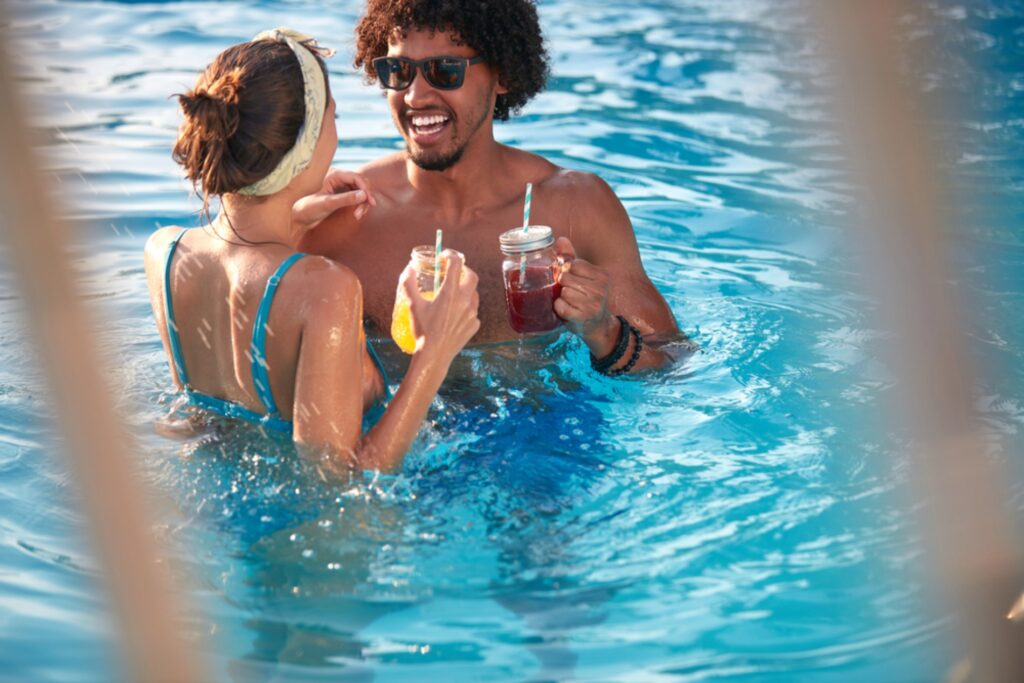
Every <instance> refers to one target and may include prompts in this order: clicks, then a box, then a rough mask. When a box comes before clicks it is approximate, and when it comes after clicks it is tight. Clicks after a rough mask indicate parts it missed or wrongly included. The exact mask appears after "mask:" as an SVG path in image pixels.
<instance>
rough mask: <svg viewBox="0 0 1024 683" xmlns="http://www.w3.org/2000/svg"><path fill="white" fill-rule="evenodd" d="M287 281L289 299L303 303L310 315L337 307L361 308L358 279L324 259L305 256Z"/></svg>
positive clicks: (310, 255) (360, 287) (348, 269)
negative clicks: (307, 307)
mask: <svg viewBox="0 0 1024 683" xmlns="http://www.w3.org/2000/svg"><path fill="white" fill-rule="evenodd" d="M294 270H295V271H296V272H295V273H294V275H293V276H292V277H290V278H287V280H288V281H289V286H288V290H289V292H290V295H292V296H296V297H298V298H301V299H303V300H304V301H305V302H306V303H307V305H308V306H310V307H311V308H312V309H313V311H314V312H320V311H331V310H335V309H336V308H337V307H338V306H339V305H346V304H348V305H351V304H357V305H361V304H362V297H363V290H362V286H361V285H360V284H359V278H358V277H357V276H356V274H355V273H354V272H353V271H352V270H351V269H350V268H347V267H345V266H343V265H341V264H340V263H338V262H337V261H334V260H333V259H329V258H327V257H326V256H317V255H314V254H306V255H305V256H304V257H303V258H302V259H300V260H299V261H298V263H296V264H295V267H294Z"/></svg>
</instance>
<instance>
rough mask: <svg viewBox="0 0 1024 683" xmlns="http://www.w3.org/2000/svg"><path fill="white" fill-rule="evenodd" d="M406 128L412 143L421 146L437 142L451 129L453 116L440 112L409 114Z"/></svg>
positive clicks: (407, 114) (406, 118)
mask: <svg viewBox="0 0 1024 683" xmlns="http://www.w3.org/2000/svg"><path fill="white" fill-rule="evenodd" d="M405 120H406V128H407V129H408V131H409V135H410V137H411V138H412V141H413V142H415V143H416V144H417V145H419V146H425V145H430V144H433V143H435V142H437V141H438V140H439V139H440V138H441V137H442V136H443V135H444V133H445V131H447V129H448V128H450V127H451V122H452V116H451V115H450V114H447V113H444V112H440V111H427V112H408V113H406V115H405Z"/></svg>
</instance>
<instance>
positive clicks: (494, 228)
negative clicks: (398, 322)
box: [332, 207, 565, 343]
mask: <svg viewBox="0 0 1024 683" xmlns="http://www.w3.org/2000/svg"><path fill="white" fill-rule="evenodd" d="M378 208H382V207H378ZM372 213H374V214H375V215H373V216H372V218H371V216H369V215H368V216H367V217H366V219H364V221H363V222H362V223H361V225H360V229H359V230H358V231H357V232H356V233H355V234H354V235H353V236H352V238H351V239H348V240H346V241H345V243H344V244H343V245H341V248H340V250H339V251H338V252H337V253H335V254H332V256H333V257H334V258H336V259H337V260H338V261H340V262H341V263H343V264H344V265H346V266H348V267H349V268H351V269H352V270H353V271H354V272H355V273H356V275H357V276H358V277H359V280H360V282H361V283H362V288H363V310H364V315H365V316H366V317H367V318H368V321H369V322H370V324H371V325H372V326H373V327H375V328H377V329H376V331H377V332H378V333H386V330H387V329H388V328H389V327H390V323H391V310H392V307H393V306H394V300H395V291H396V288H397V284H398V278H399V275H400V274H401V272H402V269H403V268H404V267H405V265H406V264H407V263H408V261H409V255H410V252H411V251H412V249H413V248H414V247H416V246H418V245H423V244H433V243H434V238H435V235H436V231H437V229H438V228H441V229H442V230H443V231H444V232H443V238H444V246H445V247H446V248H451V249H455V250H457V251H460V252H462V253H463V254H464V255H465V257H466V264H467V265H468V266H469V267H470V268H472V269H473V270H474V271H475V272H476V273H477V275H478V276H479V278H480V282H479V289H478V291H479V294H480V309H479V317H480V322H481V327H480V332H479V333H478V334H477V336H476V338H475V339H474V341H475V342H478V343H479V342H487V341H497V340H502V339H511V338H514V337H515V336H516V334H515V332H513V331H512V328H511V327H509V325H508V320H507V314H506V306H505V290H504V282H503V279H502V268H501V264H502V254H501V251H500V249H499V247H498V238H499V236H500V235H501V233H503V232H505V231H506V230H509V229H511V228H514V227H516V226H517V224H521V220H522V217H521V215H518V214H519V212H518V211H517V210H509V211H501V212H497V215H492V216H489V217H487V218H481V219H478V220H474V221H467V222H466V223H464V224H462V225H457V226H444V225H441V224H440V221H438V220H436V219H433V220H432V219H431V217H417V216H413V215H410V214H409V213H407V212H402V211H389V210H386V209H385V210H381V211H377V210H376V209H375V210H374V211H373V212H372ZM537 218H538V219H539V220H537V221H531V222H540V220H543V219H544V216H543V214H541V215H539V216H537ZM552 227H555V234H556V235H561V234H565V231H563V230H562V229H559V228H558V227H556V226H552Z"/></svg>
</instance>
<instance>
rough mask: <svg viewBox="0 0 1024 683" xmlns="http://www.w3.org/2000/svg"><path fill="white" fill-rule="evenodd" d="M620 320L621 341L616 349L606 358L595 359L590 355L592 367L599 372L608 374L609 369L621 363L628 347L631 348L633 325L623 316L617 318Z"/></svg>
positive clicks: (619, 340) (616, 344)
mask: <svg viewBox="0 0 1024 683" xmlns="http://www.w3.org/2000/svg"><path fill="white" fill-rule="evenodd" d="M615 317H616V318H618V319H619V324H620V326H619V339H618V341H617V342H615V348H614V349H612V352H611V353H609V354H608V355H607V356H605V357H604V358H601V359H598V358H595V357H594V354H590V367H592V368H593V369H594V370H597V371H598V372H600V373H602V374H604V373H607V372H608V368H610V367H611V366H613V365H615V364H616V363H618V362H619V359H620V358H622V354H624V353H626V347H628V346H629V330H630V327H631V325H630V324H629V323H628V322H627V321H626V319H625V318H623V317H622V316H621V315H617V316H615Z"/></svg>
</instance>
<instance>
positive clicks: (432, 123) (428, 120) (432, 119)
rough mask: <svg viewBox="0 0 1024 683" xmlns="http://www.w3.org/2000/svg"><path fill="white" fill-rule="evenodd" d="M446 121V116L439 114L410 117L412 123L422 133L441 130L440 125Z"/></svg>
mask: <svg viewBox="0 0 1024 683" xmlns="http://www.w3.org/2000/svg"><path fill="white" fill-rule="evenodd" d="M446 123H448V117H447V116H442V115H440V114H435V115H433V116H413V117H412V125H413V126H414V127H415V128H417V129H419V131H420V132H422V133H434V132H437V131H439V130H441V127H442V126H443V125H444V124H446Z"/></svg>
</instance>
